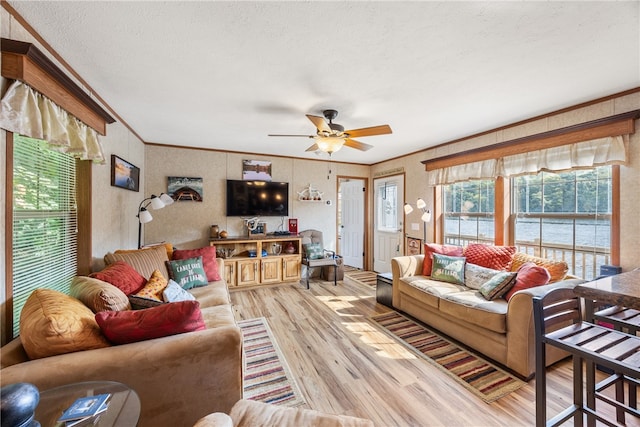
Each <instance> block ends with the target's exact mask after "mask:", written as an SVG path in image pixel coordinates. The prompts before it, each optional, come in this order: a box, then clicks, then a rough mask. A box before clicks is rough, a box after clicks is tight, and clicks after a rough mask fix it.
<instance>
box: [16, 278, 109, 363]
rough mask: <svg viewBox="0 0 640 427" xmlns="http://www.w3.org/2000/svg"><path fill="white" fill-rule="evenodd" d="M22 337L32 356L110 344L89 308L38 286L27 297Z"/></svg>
mask: <svg viewBox="0 0 640 427" xmlns="http://www.w3.org/2000/svg"><path fill="white" fill-rule="evenodd" d="M20 339H21V341H22V345H23V347H24V349H25V351H26V352H27V355H28V356H29V358H30V359H40V358H42V357H49V356H55V355H57V354H65V353H72V352H74V351H82V350H91V349H94V348H102V347H109V346H110V344H109V341H107V339H106V338H105V337H104V335H102V332H101V331H100V327H99V326H98V323H97V322H96V319H95V315H94V314H93V312H92V311H91V310H90V309H89V308H88V307H86V306H85V305H83V304H82V303H81V302H80V301H79V300H77V299H75V298H73V297H70V296H69V295H65V294H63V293H62V292H58V291H54V290H51V289H36V290H35V291H33V292H32V293H31V295H29V298H27V302H26V303H25V304H24V307H23V308H22V313H21V314H20Z"/></svg>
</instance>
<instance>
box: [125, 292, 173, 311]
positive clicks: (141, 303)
mask: <svg viewBox="0 0 640 427" xmlns="http://www.w3.org/2000/svg"><path fill="white" fill-rule="evenodd" d="M129 303H131V308H133V309H134V310H144V309H145V308H151V307H157V306H159V305H162V304H165V302H164V301H158V300H157V299H154V298H146V297H140V296H138V295H129Z"/></svg>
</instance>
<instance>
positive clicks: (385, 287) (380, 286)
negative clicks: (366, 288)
mask: <svg viewBox="0 0 640 427" xmlns="http://www.w3.org/2000/svg"><path fill="white" fill-rule="evenodd" d="M376 301H377V302H379V303H380V304H384V305H386V306H387V307H390V308H393V276H392V275H391V273H380V274H378V275H377V276H376Z"/></svg>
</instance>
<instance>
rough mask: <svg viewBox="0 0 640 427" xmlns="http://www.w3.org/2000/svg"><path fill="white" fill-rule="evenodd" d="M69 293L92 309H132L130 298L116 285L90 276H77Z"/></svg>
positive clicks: (96, 310) (95, 311)
mask: <svg viewBox="0 0 640 427" xmlns="http://www.w3.org/2000/svg"><path fill="white" fill-rule="evenodd" d="M69 294H70V295H71V296H72V297H74V298H77V299H79V300H80V301H81V302H82V303H83V304H84V305H86V306H87V307H89V308H90V309H91V311H93V312H94V313H97V312H99V311H121V310H130V309H131V304H130V303H129V299H128V298H127V296H126V295H125V293H124V292H122V291H121V290H120V289H118V288H117V287H116V286H114V285H112V284H111V283H107V282H103V281H102V280H99V279H95V278H93V277H88V276H76V277H74V278H73V280H72V281H71V287H70V289H69Z"/></svg>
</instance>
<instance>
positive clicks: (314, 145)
mask: <svg viewBox="0 0 640 427" xmlns="http://www.w3.org/2000/svg"><path fill="white" fill-rule="evenodd" d="M319 149H320V147H318V144H313V145H312V146H311V147H309V148H307V149H306V150H304V151H318V150H319Z"/></svg>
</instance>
